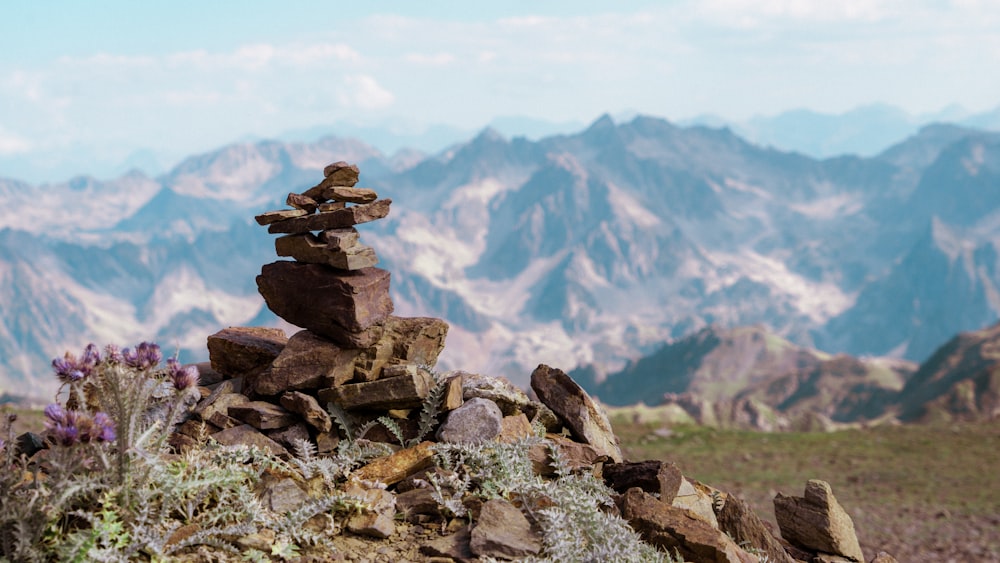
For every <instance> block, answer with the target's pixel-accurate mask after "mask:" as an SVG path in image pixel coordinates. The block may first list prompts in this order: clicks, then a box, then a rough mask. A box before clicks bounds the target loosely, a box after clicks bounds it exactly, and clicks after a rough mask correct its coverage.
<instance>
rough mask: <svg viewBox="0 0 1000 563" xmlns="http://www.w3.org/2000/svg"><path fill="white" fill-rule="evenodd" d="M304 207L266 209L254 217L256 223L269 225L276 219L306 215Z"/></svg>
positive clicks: (282, 219) (281, 219)
mask: <svg viewBox="0 0 1000 563" xmlns="http://www.w3.org/2000/svg"><path fill="white" fill-rule="evenodd" d="M308 214H309V213H308V212H306V211H305V210H304V209H279V210H277V211H268V212H266V213H261V214H260V215H257V216H255V217H254V220H256V221H257V224H258V225H261V226H263V225H270V224H272V223H277V222H278V221H286V220H288V219H294V218H296V217H303V216H305V215H308Z"/></svg>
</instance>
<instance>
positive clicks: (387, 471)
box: [353, 441, 434, 485]
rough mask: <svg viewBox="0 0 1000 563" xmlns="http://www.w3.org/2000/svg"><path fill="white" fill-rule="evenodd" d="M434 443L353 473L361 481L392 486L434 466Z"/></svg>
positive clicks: (416, 447)
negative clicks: (377, 482)
mask: <svg viewBox="0 0 1000 563" xmlns="http://www.w3.org/2000/svg"><path fill="white" fill-rule="evenodd" d="M433 446H434V442H430V441H426V442H421V443H419V444H417V445H416V446H413V447H411V448H406V449H403V450H399V451H398V452H395V453H393V454H391V455H388V456H386V457H382V458H379V459H376V460H375V461H373V462H371V463H369V464H368V465H366V466H364V467H362V468H360V469H358V470H357V471H355V472H354V474H353V475H354V476H355V477H357V478H358V479H361V480H363V481H379V482H381V483H385V484H386V485H394V484H396V483H398V482H400V481H402V480H403V479H405V478H406V477H407V476H409V475H412V474H414V473H416V472H417V471H420V470H421V469H426V468H428V467H430V466H432V465H434V451H433V450H432V449H431V448H432V447H433Z"/></svg>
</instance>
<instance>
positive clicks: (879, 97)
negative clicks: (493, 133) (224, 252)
mask: <svg viewBox="0 0 1000 563" xmlns="http://www.w3.org/2000/svg"><path fill="white" fill-rule="evenodd" d="M873 103H886V104H891V105H893V106H897V107H899V108H901V109H902V110H904V111H906V112H910V113H912V114H921V113H933V112H938V111H941V110H943V109H944V108H947V107H950V106H955V105H958V106H961V107H962V108H964V110H965V111H968V112H978V111H988V110H992V109H994V108H996V107H998V106H1000V2H996V1H995V0H837V1H829V0H675V1H669V0H667V1H657V2H654V1H645V0H633V1H623V2H614V3H612V2H596V1H589V0H574V1H562V0H552V1H544V2H539V1H531V2H526V1H506V2H442V1H435V0H423V1H421V2H414V1H412V0H411V1H380V2H350V3H347V2H339V1H329V0H327V1H320V0H288V1H286V2H277V1H274V2H262V1H253V0H243V1H239V2H236V1H228V0H217V1H188V0H172V1H171V2H135V1H134V0H129V1H122V0H103V1H102V0H94V1H92V2H77V1H70V0H65V1H59V0H50V1H37V2H4V3H2V5H0V177H6V178H19V179H22V180H25V181H28V182H35V183H38V182H53V181H64V180H66V179H68V178H69V177H70V176H71V175H75V174H94V175H98V176H100V175H102V174H103V175H108V174H111V173H113V171H115V170H117V169H118V168H120V167H121V166H123V163H126V162H128V161H131V162H142V161H143V159H145V160H146V161H148V162H158V163H159V164H160V165H163V164H165V163H166V162H167V161H169V160H170V159H179V158H180V157H183V156H187V155H190V154H194V153H197V152H201V151H207V150H211V149H214V148H218V147H220V146H223V145H225V144H228V143H231V142H235V141H239V140H246V139H259V138H277V137H280V136H282V135H284V134H286V133H288V132H290V131H297V130H305V129H313V128H317V127H324V126H329V125H334V124H338V123H348V122H350V123H356V124H366V125H371V126H378V127H385V128H397V129H399V130H401V131H409V132H414V131H420V130H423V129H425V128H427V127H430V126H431V125H446V126H450V127H454V128H458V129H463V130H469V131H475V130H478V129H480V128H482V127H483V126H485V125H486V124H488V123H490V122H491V121H492V120H495V119H497V118H503V117H511V116H519V117H527V118H533V119H540V120H546V121H552V122H557V123H580V124H586V123H589V122H592V121H593V120H595V119H596V118H598V117H599V116H600V115H602V114H604V113H610V114H612V115H617V114H624V113H634V112H638V113H643V114H649V115H654V116H658V117H664V118H667V119H671V120H683V119H687V118H692V117H695V116H699V115H704V114H713V115H718V116H721V117H724V118H727V119H731V120H745V119H748V118H750V117H753V116H759V115H774V114H777V113H780V112H782V111H786V110H791V109H797V108H809V109H812V110H816V111H821V112H826V113H842V112H846V111H848V110H851V109H853V108H856V107H859V106H863V105H867V104H873ZM150 166H153V164H150Z"/></svg>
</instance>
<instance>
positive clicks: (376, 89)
mask: <svg viewBox="0 0 1000 563" xmlns="http://www.w3.org/2000/svg"><path fill="white" fill-rule="evenodd" d="M344 86H346V87H347V88H348V89H347V90H344V91H342V92H341V94H340V96H339V100H340V103H341V104H343V105H345V106H347V107H355V108H360V109H369V110H371V109H381V108H385V107H388V106H391V105H392V103H393V102H394V101H395V100H396V97H395V96H393V94H392V92H390V91H388V90H386V89H385V88H383V87H382V86H381V85H379V83H378V81H376V80H375V78H374V77H372V76H369V75H367V74H359V75H353V76H347V77H345V78H344Z"/></svg>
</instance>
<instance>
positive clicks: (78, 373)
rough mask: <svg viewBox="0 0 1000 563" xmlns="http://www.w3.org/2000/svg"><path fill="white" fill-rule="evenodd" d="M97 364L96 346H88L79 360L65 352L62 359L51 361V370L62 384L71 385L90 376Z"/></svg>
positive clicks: (98, 361) (97, 353) (98, 357)
mask: <svg viewBox="0 0 1000 563" xmlns="http://www.w3.org/2000/svg"><path fill="white" fill-rule="evenodd" d="M99 363H101V354H100V352H98V351H97V345H95V344H88V345H87V347H86V348H84V350H83V354H82V355H81V356H80V358H79V359H77V357H76V356H74V355H73V354H71V353H69V352H66V354H64V355H63V357H62V358H56V359H54V360H52V369H54V370H55V372H56V375H57V376H58V377H59V379H61V380H62V381H63V383H73V382H74V381H80V380H81V379H83V378H84V377H87V376H88V375H90V374H91V372H93V371H94V368H95V367H97V364H99Z"/></svg>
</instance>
